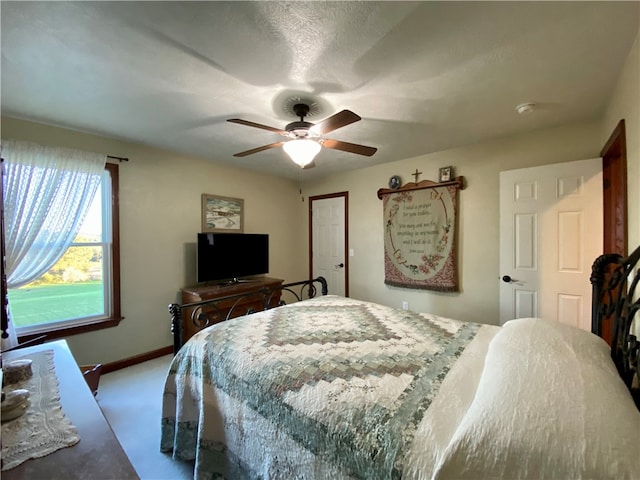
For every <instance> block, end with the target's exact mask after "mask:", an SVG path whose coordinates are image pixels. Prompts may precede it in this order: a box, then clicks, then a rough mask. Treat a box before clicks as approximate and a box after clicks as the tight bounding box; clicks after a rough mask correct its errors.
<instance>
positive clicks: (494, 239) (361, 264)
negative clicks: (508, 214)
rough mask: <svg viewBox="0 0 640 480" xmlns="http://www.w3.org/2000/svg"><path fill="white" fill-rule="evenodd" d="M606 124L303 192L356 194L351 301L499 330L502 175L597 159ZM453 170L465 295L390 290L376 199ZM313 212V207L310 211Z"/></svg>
mask: <svg viewBox="0 0 640 480" xmlns="http://www.w3.org/2000/svg"><path fill="white" fill-rule="evenodd" d="M599 132H600V124H599V122H594V123H588V124H580V125H571V126H566V127H562V128H555V129H551V130H545V131H538V132H534V133H530V134H525V135H519V136H514V137H508V138H501V139H497V140H494V141H491V142H486V143H482V144H478V145H474V146H469V147H465V148H457V149H453V150H448V151H445V152H439V153H434V154H430V155H424V156H421V157H417V158H413V159H407V160H400V161H397V162H394V163H390V164H385V165H380V166H375V167H371V168H368V169H360V170H358V171H354V172H350V173H347V174H341V175H336V176H333V177H329V178H325V179H323V180H318V181H315V182H308V183H305V184H304V185H303V194H304V195H305V197H309V196H313V195H322V194H327V193H332V192H339V191H348V192H349V248H352V249H354V253H355V256H354V257H351V258H350V259H349V261H350V264H349V268H350V270H349V273H350V296H352V297H354V298H359V299H363V300H370V301H375V302H379V303H383V304H385V305H390V306H395V307H400V306H401V304H402V301H404V300H406V301H408V302H409V307H410V308H411V309H412V310H416V311H422V312H432V313H435V314H439V315H444V316H448V317H453V318H458V319H461V320H467V321H477V322H482V323H491V324H499V309H498V296H499V293H498V289H499V279H498V277H499V275H500V272H499V271H498V263H499V256H498V253H499V252H498V242H499V239H498V233H499V211H498V210H499V189H498V186H499V172H500V171H502V170H511V169H516V168H524V167H530V166H535V165H543V164H551V163H560V162H566V161H572V160H581V159H586V158H594V157H597V156H598V154H599V151H600V148H601V142H600V140H599ZM446 165H452V166H453V167H454V168H455V175H462V176H464V177H465V179H466V182H467V188H466V189H465V190H462V191H461V192H460V196H459V231H458V234H459V237H458V239H459V240H458V241H459V243H458V245H459V250H458V252H459V256H458V261H459V279H460V287H461V291H460V292H459V293H439V292H429V291H425V290H412V289H405V288H398V287H391V286H387V285H385V284H384V260H383V259H384V238H383V233H384V231H383V225H382V223H383V221H382V201H381V200H378V198H377V196H376V192H377V190H378V189H379V188H386V187H387V182H388V179H389V177H390V176H391V175H394V174H398V175H400V176H401V177H402V179H403V184H404V183H407V182H410V181H413V177H412V176H411V173H413V172H414V171H415V170H416V168H417V169H418V170H419V171H421V172H423V174H422V175H421V176H420V178H419V180H425V179H430V180H437V178H438V169H439V167H442V166H446ZM305 205H306V203H305ZM300 215H301V218H302V219H303V221H301V224H302V225H304V227H301V233H300V234H301V235H306V236H308V232H307V231H306V228H307V227H306V225H307V219H306V216H305V215H306V210H305V211H304V212H302V211H301V213H300Z"/></svg>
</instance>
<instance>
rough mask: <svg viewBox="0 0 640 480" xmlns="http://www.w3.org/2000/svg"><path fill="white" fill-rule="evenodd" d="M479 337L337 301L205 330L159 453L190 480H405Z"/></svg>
mask: <svg viewBox="0 0 640 480" xmlns="http://www.w3.org/2000/svg"><path fill="white" fill-rule="evenodd" d="M478 328H479V325H477V324H473V323H464V322H459V321H455V320H451V319H446V318H443V317H438V316H435V315H429V314H418V313H414V312H410V311H403V310H397V309H393V308H389V307H385V306H382V305H378V304H374V303H368V302H363V301H358V300H354V299H349V298H343V297H337V296H331V295H329V296H324V297H319V298H316V299H311V300H305V301H303V302H299V303H295V304H291V305H286V306H283V307H279V308H276V309H273V310H269V311H265V312H259V313H256V314H253V315H249V316H247V317H244V318H241V319H235V320H231V321H228V322H225V323H222V324H218V325H215V326H213V327H210V328H207V329H205V330H203V331H201V332H200V333H198V334H197V335H195V336H194V337H192V338H191V339H190V340H189V341H188V342H187V343H186V344H185V345H184V346H183V348H182V349H181V350H180V352H178V354H177V356H176V357H175V358H174V360H173V362H172V364H171V367H170V370H169V373H168V375H167V380H166V384H165V391H164V395H163V418H162V438H161V450H162V451H164V452H172V453H173V456H174V458H178V459H184V460H187V459H188V460H191V459H195V474H194V476H195V478H203V479H204V478H228V479H238V478H265V479H266V478H269V479H271V478H287V479H291V478H314V479H315V478H332V479H336V478H361V479H382V478H384V479H393V478H401V477H402V473H403V471H404V470H405V469H406V468H407V465H406V462H407V459H408V458H409V450H410V449H411V448H412V442H413V439H414V436H415V432H416V428H417V426H418V425H419V423H420V421H421V419H422V417H423V415H424V414H425V412H426V411H427V409H428V408H429V406H430V404H431V402H432V401H433V399H434V398H435V396H436V394H437V392H438V388H439V386H440V384H441V383H442V381H443V379H444V377H445V376H446V375H447V373H448V372H449V371H450V369H451V368H452V366H453V365H454V363H455V362H456V360H457V358H458V357H459V356H460V355H461V353H462V352H463V350H464V349H465V348H466V346H467V345H468V344H469V343H470V342H471V341H472V339H473V338H474V336H475V335H476V333H477V331H478Z"/></svg>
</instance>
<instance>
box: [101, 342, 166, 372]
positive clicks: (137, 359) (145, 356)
mask: <svg viewBox="0 0 640 480" xmlns="http://www.w3.org/2000/svg"><path fill="white" fill-rule="evenodd" d="M171 353H173V346H172V345H169V346H168V347H162V348H159V349H157V350H152V351H151V352H147V353H142V354H140V355H136V356H134V357H129V358H125V359H122V360H118V361H117V362H110V363H105V364H103V365H102V373H109V372H115V371H116V370H120V369H123V368H127V367H131V366H132V365H137V364H138V363H142V362H146V361H147V360H153V359H154V358H158V357H164V356H165V355H169V354H171Z"/></svg>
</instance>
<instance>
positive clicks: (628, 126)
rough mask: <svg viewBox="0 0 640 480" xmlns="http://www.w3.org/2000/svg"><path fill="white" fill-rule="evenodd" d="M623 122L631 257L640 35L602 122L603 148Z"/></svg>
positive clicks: (636, 203) (638, 209)
mask: <svg viewBox="0 0 640 480" xmlns="http://www.w3.org/2000/svg"><path fill="white" fill-rule="evenodd" d="M621 119H624V121H625V133H626V137H627V179H628V186H629V188H628V191H627V198H628V202H629V211H628V218H629V236H628V246H629V253H631V252H632V251H633V249H634V248H636V247H637V246H638V244H640V187H639V185H640V34H639V35H638V36H637V37H636V41H635V42H634V44H633V47H632V48H631V52H630V53H629V57H628V58H627V62H626V64H625V66H624V69H623V70H622V73H621V74H620V78H619V80H618V84H617V86H616V89H615V90H614V92H613V95H612V97H611V101H610V102H609V106H608V108H607V111H606V113H605V116H604V119H603V121H602V129H601V133H600V143H601V144H602V145H604V144H605V143H606V141H607V139H608V138H609V136H610V135H611V133H612V132H613V129H614V128H615V127H616V125H617V124H618V122H619V121H620V120H621Z"/></svg>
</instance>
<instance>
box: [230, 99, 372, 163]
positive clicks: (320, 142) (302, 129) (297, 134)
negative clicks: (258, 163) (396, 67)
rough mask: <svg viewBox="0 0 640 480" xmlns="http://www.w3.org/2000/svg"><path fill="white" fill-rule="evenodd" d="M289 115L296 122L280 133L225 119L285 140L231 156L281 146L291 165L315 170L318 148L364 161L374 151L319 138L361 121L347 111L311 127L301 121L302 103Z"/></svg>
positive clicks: (305, 108) (306, 110)
mask: <svg viewBox="0 0 640 480" xmlns="http://www.w3.org/2000/svg"><path fill="white" fill-rule="evenodd" d="M293 111H294V113H295V114H296V115H297V116H298V117H300V121H298V122H291V123H290V124H288V125H287V126H286V127H285V128H284V130H281V129H279V128H274V127H270V126H268V125H262V124H260V123H255V122H249V121H248V120H242V119H240V118H230V119H228V120H227V121H228V122H232V123H238V124H240V125H247V126H248V127H255V128H261V129H263V130H269V131H270V132H274V133H277V134H279V135H282V136H283V137H287V138H289V140H285V141H282V142H276V143H271V144H269V145H263V146H261V147H257V148H252V149H251V150H246V151H244V152H240V153H236V154H234V155H233V156H234V157H246V156H247V155H253V154H254V153H258V152H262V151H264V150H268V149H270V148H275V147H279V146H282V148H283V149H284V151H285V152H286V153H287V154H288V155H289V156H290V157H291V159H292V160H293V161H294V162H295V163H297V164H298V165H300V166H301V167H302V168H311V167H313V166H315V164H314V163H313V159H314V157H315V156H316V155H317V154H318V152H319V151H320V148H321V146H322V147H326V148H332V149H334V150H342V151H343V152H350V153H356V154H358V155H366V156H367V157H370V156H371V155H373V154H374V153H376V151H377V150H378V149H377V148H373V147H367V146H364V145H357V144H355V143H349V142H343V141H340V140H331V139H329V138H323V135H325V134H327V133H329V132H333V131H334V130H337V129H338V128H341V127H344V126H346V125H349V124H351V123H354V122H357V121H358V120H361V118H360V116H358V115H356V114H355V113H353V112H352V111H350V110H342V111H341V112H338V113H336V114H335V115H332V116H330V117H328V118H325V119H324V120H323V121H321V122H319V123H315V124H314V123H311V122H306V121H305V120H304V117H305V116H306V115H307V114H308V113H309V105H307V104H305V103H297V104H295V105H294V106H293Z"/></svg>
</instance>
